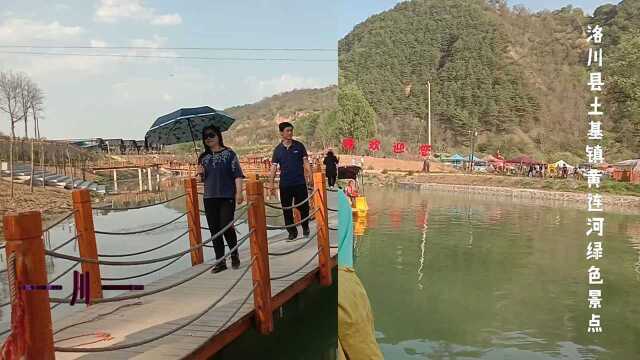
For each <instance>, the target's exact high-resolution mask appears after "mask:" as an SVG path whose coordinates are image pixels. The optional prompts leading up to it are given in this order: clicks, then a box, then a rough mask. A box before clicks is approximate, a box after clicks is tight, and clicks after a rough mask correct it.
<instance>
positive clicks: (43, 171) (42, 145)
mask: <svg viewBox="0 0 640 360" xmlns="http://www.w3.org/2000/svg"><path fill="white" fill-rule="evenodd" d="M38 137H39V136H38ZM40 167H41V168H42V187H44V186H45V183H44V177H45V176H44V175H45V173H46V172H47V166H46V164H45V163H44V144H43V143H42V142H40Z"/></svg>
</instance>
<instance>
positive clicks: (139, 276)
mask: <svg viewBox="0 0 640 360" xmlns="http://www.w3.org/2000/svg"><path fill="white" fill-rule="evenodd" d="M185 255H187V254H183V255H182V256H179V257H177V258H175V259H173V260H171V261H170V262H168V263H166V264H164V265H162V266H160V267H159V268H156V269H154V270H151V271H147V272H145V273H142V274H138V275H132V276H124V277H103V278H100V280H102V281H121V280H131V279H138V278H141V277H144V276H147V275H151V274H154V273H157V272H158V271H160V270H162V269H165V268H168V267H169V266H171V265H172V264H175V263H176V262H177V261H178V260H180V259H182V258H183V257H184V256H185Z"/></svg>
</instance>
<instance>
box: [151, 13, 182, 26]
mask: <svg viewBox="0 0 640 360" xmlns="http://www.w3.org/2000/svg"><path fill="white" fill-rule="evenodd" d="M151 23H152V24H153V25H178V24H181V23H182V17H181V16H180V14H167V15H158V16H156V17H154V18H153V19H152V20H151Z"/></svg>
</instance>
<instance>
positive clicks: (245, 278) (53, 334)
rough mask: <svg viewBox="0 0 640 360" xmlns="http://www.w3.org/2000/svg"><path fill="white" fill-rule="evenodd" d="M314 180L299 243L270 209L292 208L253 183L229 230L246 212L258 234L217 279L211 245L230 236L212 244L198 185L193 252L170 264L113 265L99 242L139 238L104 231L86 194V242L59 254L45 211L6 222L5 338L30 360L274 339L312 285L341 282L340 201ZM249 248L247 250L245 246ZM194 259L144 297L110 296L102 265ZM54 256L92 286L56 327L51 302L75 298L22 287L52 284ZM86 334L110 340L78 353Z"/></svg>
mask: <svg viewBox="0 0 640 360" xmlns="http://www.w3.org/2000/svg"><path fill="white" fill-rule="evenodd" d="M313 179H314V181H313V185H314V186H313V190H312V191H311V194H310V195H309V198H308V199H307V200H306V201H307V202H309V203H310V204H311V205H312V206H311V208H312V210H311V212H310V215H309V217H308V218H307V219H302V220H313V223H310V225H311V233H312V235H311V236H310V237H309V238H308V239H306V240H298V241H295V242H286V241H284V236H283V235H275V236H269V235H268V234H269V231H272V230H283V229H285V228H286V226H273V225H268V224H267V215H266V210H265V208H266V207H267V206H269V207H273V208H280V210H282V209H283V208H282V207H280V206H279V205H275V204H270V203H266V202H265V199H264V196H265V193H264V187H263V184H262V182H260V181H258V180H257V178H254V179H250V180H248V181H247V182H246V194H247V204H246V205H245V207H244V208H240V209H238V211H237V214H236V219H234V221H232V222H231V223H229V224H227V225H226V226H225V229H226V228H229V227H231V226H234V223H235V224H237V222H238V221H240V220H241V219H242V216H240V215H241V214H242V213H246V214H247V216H246V221H247V222H248V228H249V232H248V233H247V234H246V235H245V236H243V237H242V238H241V239H239V243H238V246H237V248H239V249H240V250H239V252H240V256H241V259H242V264H243V266H241V267H240V269H239V270H235V271H224V272H222V273H218V274H210V272H209V271H208V270H209V269H211V268H212V267H213V266H214V265H215V264H216V263H217V262H218V261H209V262H205V261H204V260H203V259H204V257H203V247H204V246H210V245H209V244H210V243H211V242H212V241H213V240H214V238H215V237H216V236H220V235H221V233H222V231H221V232H219V233H218V234H216V235H214V236H213V237H211V238H209V239H208V240H205V241H203V238H202V230H203V227H202V226H201V222H200V219H201V212H202V211H201V210H200V208H199V198H198V195H199V194H198V189H197V184H196V181H195V179H194V178H188V179H185V180H184V186H185V194H184V195H183V197H184V198H185V199H186V208H187V211H186V213H185V214H184V215H183V216H185V215H186V217H187V223H188V229H187V231H186V232H185V233H184V235H185V236H186V235H187V234H188V239H189V243H188V246H187V244H185V249H184V251H182V252H179V253H177V254H173V255H169V256H164V257H161V258H155V259H147V260H137V259H136V260H133V261H111V260H105V259H104V256H105V255H103V254H100V253H99V251H98V247H99V244H98V243H96V234H108V235H127V234H131V233H108V232H102V231H96V230H95V228H94V224H93V213H92V212H93V210H94V209H92V205H91V201H90V196H89V192H88V190H86V189H85V190H75V191H74V192H73V194H72V195H73V203H74V211H73V213H72V216H73V218H74V222H75V228H76V234H77V235H76V236H74V237H73V238H72V239H70V240H69V241H67V242H65V243H64V244H62V245H60V246H58V247H56V248H55V249H50V250H47V249H45V246H44V242H43V241H42V237H43V230H42V222H41V217H40V213H38V212H26V213H19V214H10V215H6V216H5V217H4V231H5V238H6V245H5V251H6V259H7V269H6V270H5V271H6V272H7V275H8V278H9V284H10V286H11V287H12V290H13V291H12V299H11V302H10V303H8V304H5V305H10V306H11V309H12V326H11V328H10V329H9V331H6V332H5V334H4V335H3V336H7V335H8V336H9V338H10V340H12V341H14V345H15V344H16V343H18V344H19V343H20V342H21V341H23V342H24V343H26V344H28V345H27V346H26V347H24V348H23V351H24V355H25V358H26V359H46V360H49V359H177V358H180V359H210V358H211V357H212V356H213V355H215V354H216V353H217V352H218V351H220V350H221V349H223V348H224V347H225V346H226V345H228V344H230V343H231V342H233V341H234V340H235V339H237V338H238V337H239V336H241V335H242V334H244V333H245V332H246V331H248V330H249V329H250V328H252V327H254V328H255V329H256V330H257V331H258V332H259V333H260V334H265V335H266V334H270V333H271V332H273V331H274V322H273V314H274V312H276V311H278V310H279V309H281V308H282V307H283V306H284V305H285V304H287V303H288V302H289V301H291V300H292V299H293V298H294V297H296V295H298V294H300V293H301V292H302V291H304V290H305V289H307V288H308V287H309V286H310V285H312V284H314V283H319V284H320V285H321V286H331V285H332V283H333V282H334V281H336V280H335V279H332V271H333V269H334V268H335V267H336V256H337V246H336V245H335V242H336V238H337V234H336V231H337V229H335V226H336V225H332V226H330V222H335V216H334V215H332V212H334V211H335V210H332V209H330V207H329V204H331V203H336V201H335V198H334V196H335V195H334V194H333V193H331V192H328V191H327V188H326V184H325V176H324V173H323V172H322V170H321V169H315V172H314V174H313ZM171 200H175V198H173V199H171ZM298 205H300V204H295V205H292V206H290V207H285V208H284V209H293V208H294V207H295V206H298ZM145 207H146V206H145ZM138 208H140V207H138ZM239 214H240V215H239ZM173 221H175V220H172V221H171V222H169V223H172V222H173ZM299 222H300V221H298V223H299ZM55 225H56V224H54V225H53V226H55ZM165 225H166V224H164V225H161V226H160V227H162V226H165ZM160 227H154V228H152V229H149V230H155V229H158V228H160ZM205 229H206V228H205ZM225 229H223V230H225ZM149 230H141V231H140V232H144V231H149ZM174 240H175V239H174ZM174 240H172V241H174ZM72 241H77V242H78V248H79V256H72V255H66V254H64V253H61V252H59V251H58V250H59V249H60V248H61V247H64V246H65V245H66V244H67V243H69V242H72ZM245 241H246V242H248V243H249V246H248V248H241V247H240V245H242V243H243V242H245ZM151 250H154V249H151ZM136 254H139V253H136ZM187 254H189V255H190V257H191V264H192V267H190V268H188V269H186V270H184V271H179V272H177V273H174V274H172V275H170V276H168V277H165V278H162V279H160V280H157V281H154V282H152V283H150V284H147V285H145V287H144V290H142V291H131V292H127V293H124V294H122V295H118V296H116V297H110V298H105V297H103V292H102V289H103V285H102V280H103V279H102V278H101V276H100V270H101V267H103V266H134V265H141V264H151V263H158V264H160V263H162V262H164V263H165V265H163V267H166V262H167V261H169V260H172V261H175V259H179V258H180V257H182V256H186V255H187ZM229 254H230V253H229ZM229 254H227V256H228V255H229ZM131 255H134V254H131ZM46 256H53V257H58V258H62V259H66V260H70V261H75V262H77V263H79V264H80V265H81V267H82V272H83V273H84V274H88V278H85V279H84V280H85V281H87V284H88V285H89V286H88V290H89V291H88V292H86V293H85V295H87V296H88V304H89V305H87V307H86V308H85V309H83V310H82V311H79V312H76V313H73V314H71V315H70V316H68V317H66V318H65V319H63V320H61V321H56V322H55V323H53V322H52V315H51V311H52V310H51V308H52V307H51V304H52V303H53V304H54V306H53V307H55V306H57V305H58V304H62V303H69V302H70V301H71V300H72V299H70V297H71V296H69V297H66V298H54V297H51V296H50V293H49V291H48V290H37V291H28V292H27V291H26V290H24V289H21V286H23V285H43V284H47V283H48V276H47V272H46V267H45V257H46ZM77 263H76V264H75V265H77ZM54 281H55V280H54ZM51 282H53V281H51ZM49 284H51V283H49ZM80 295H82V292H81V293H80ZM185 299H188V301H185ZM336 311H337V310H336ZM19 314H23V316H20V315H19ZM86 334H94V335H95V334H98V335H99V336H102V340H103V341H99V342H96V343H93V344H89V345H84V346H78V345H73V344H74V343H75V344H77V341H78V339H81V338H82V337H83V336H86ZM5 341H7V338H6V337H5ZM74 341H75V342H74ZM17 348H18V349H19V346H18V347H17Z"/></svg>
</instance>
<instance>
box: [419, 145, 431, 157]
mask: <svg viewBox="0 0 640 360" xmlns="http://www.w3.org/2000/svg"><path fill="white" fill-rule="evenodd" d="M430 153H431V144H422V145H420V156H424V157H427V156H429V154H430Z"/></svg>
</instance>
